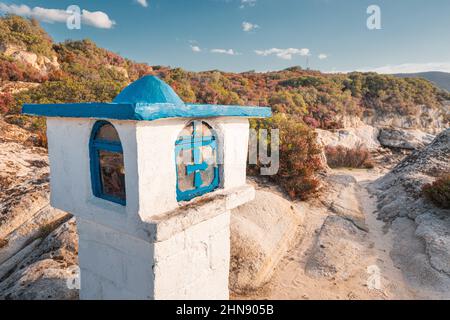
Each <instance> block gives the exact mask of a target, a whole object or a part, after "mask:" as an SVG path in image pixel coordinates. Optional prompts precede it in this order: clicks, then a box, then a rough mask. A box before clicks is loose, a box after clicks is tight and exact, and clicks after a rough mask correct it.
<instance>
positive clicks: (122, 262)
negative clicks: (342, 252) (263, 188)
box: [47, 118, 254, 299]
mask: <svg viewBox="0 0 450 320" xmlns="http://www.w3.org/2000/svg"><path fill="white" fill-rule="evenodd" d="M188 122H189V119H170V120H157V121H152V122H148V121H139V122H135V121H111V123H112V124H113V125H114V126H115V128H116V129H117V131H118V133H119V136H120V139H121V143H122V147H123V151H124V162H125V163H124V164H125V184H126V195H127V205H126V206H121V205H118V204H115V203H111V202H108V201H106V200H103V199H99V198H96V197H94V195H93V193H92V188H91V178H90V162H89V138H90V135H91V130H92V127H93V125H94V123H95V120H94V119H69V118H49V119H47V135H48V141H49V157H50V170H51V183H50V185H51V203H52V205H53V206H54V207H56V208H59V209H62V210H64V211H68V212H70V213H72V214H74V215H75V216H76V217H77V223H78V234H79V262H80V269H81V298H82V299H197V298H198V299H227V298H228V272H229V259H230V256H229V255H230V250H229V245H230V234H229V232H230V228H229V223H230V210H231V209H233V208H235V207H237V206H239V205H241V204H243V203H245V202H247V201H250V200H252V199H253V197H254V189H253V188H252V187H250V186H246V185H245V181H246V174H245V170H246V159H247V148H248V120H247V119H242V118H214V119H208V120H207V122H208V123H209V124H210V125H211V126H212V127H213V129H214V130H215V131H216V133H217V135H218V143H219V150H221V149H222V150H223V164H221V180H222V185H221V188H220V189H219V190H216V191H215V192H212V193H210V194H207V195H204V196H202V197H200V198H197V199H194V200H192V201H190V202H188V203H178V202H177V200H176V166H175V151H174V147H175V141H176V139H177V137H178V135H179V133H180V131H181V130H182V129H183V127H184V126H185V125H186V124H187V123H188Z"/></svg>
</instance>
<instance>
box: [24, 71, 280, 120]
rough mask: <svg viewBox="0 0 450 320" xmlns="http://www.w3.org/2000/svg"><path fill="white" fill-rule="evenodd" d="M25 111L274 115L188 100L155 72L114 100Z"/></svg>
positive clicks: (148, 116) (132, 116)
mask: <svg viewBox="0 0 450 320" xmlns="http://www.w3.org/2000/svg"><path fill="white" fill-rule="evenodd" d="M22 113H23V114H28V115H34V116H45V117H67V118H91V119H116V120H136V121H153V120H157V119H166V118H209V117H247V118H266V117H270V116H271V115H272V111H271V110H270V108H267V107H254V106H247V107H246V106H229V105H226V106H225V105H210V104H192V103H184V102H183V101H182V100H181V99H180V97H179V96H178V95H177V94H176V93H175V91H173V89H172V88H171V87H170V86H169V85H168V84H166V83H165V82H164V81H162V80H160V79H158V78H157V77H155V76H145V77H143V78H141V79H139V80H137V81H135V82H133V83H131V84H130V85H129V86H128V87H126V88H125V89H123V90H122V92H121V93H120V94H119V95H118V96H117V97H116V98H115V99H114V100H113V102H112V103H104V102H88V103H66V104H25V105H24V106H23V108H22Z"/></svg>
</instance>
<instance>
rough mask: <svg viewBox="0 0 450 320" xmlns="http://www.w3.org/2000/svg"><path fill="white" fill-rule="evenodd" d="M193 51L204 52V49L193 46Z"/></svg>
mask: <svg viewBox="0 0 450 320" xmlns="http://www.w3.org/2000/svg"><path fill="white" fill-rule="evenodd" d="M191 50H192V51H193V52H201V51H202V49H201V48H200V47H199V46H193V45H191Z"/></svg>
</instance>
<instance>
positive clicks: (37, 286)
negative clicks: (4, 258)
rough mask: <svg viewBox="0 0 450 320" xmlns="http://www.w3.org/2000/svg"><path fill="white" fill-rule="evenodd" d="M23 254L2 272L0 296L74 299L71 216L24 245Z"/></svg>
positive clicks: (76, 291) (74, 240)
mask: <svg viewBox="0 0 450 320" xmlns="http://www.w3.org/2000/svg"><path fill="white" fill-rule="evenodd" d="M24 250H26V252H25V253H26V255H25V256H26V257H25V258H24V259H23V260H22V261H20V262H18V263H17V264H16V265H15V266H14V267H13V268H12V269H11V270H8V273H6V274H5V273H3V274H2V273H1V272H2V268H3V271H5V269H4V266H5V264H3V265H0V299H14V300H18V299H20V300H74V299H78V295H79V268H78V266H77V265H78V237H77V235H76V225H75V219H71V220H69V221H67V222H66V223H64V224H62V225H61V226H60V227H58V228H57V229H56V230H54V231H53V232H51V233H50V234H49V235H48V236H46V237H45V238H44V239H37V240H35V241H34V242H33V243H31V244H30V245H29V247H27V248H25V249H24Z"/></svg>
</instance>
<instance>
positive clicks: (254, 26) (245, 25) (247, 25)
mask: <svg viewBox="0 0 450 320" xmlns="http://www.w3.org/2000/svg"><path fill="white" fill-rule="evenodd" d="M258 28H259V26H258V25H257V24H254V23H251V22H247V21H244V22H242V30H244V31H245V32H250V31H253V30H255V29H258Z"/></svg>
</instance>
